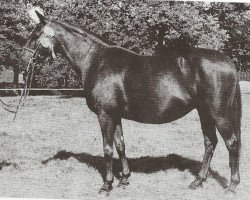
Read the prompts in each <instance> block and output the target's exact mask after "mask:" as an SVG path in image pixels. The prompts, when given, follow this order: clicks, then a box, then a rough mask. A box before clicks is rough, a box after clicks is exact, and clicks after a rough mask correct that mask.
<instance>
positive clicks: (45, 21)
mask: <svg viewBox="0 0 250 200" xmlns="http://www.w3.org/2000/svg"><path fill="white" fill-rule="evenodd" d="M35 12H36V15H37V17H38V18H39V20H40V22H41V23H42V24H44V25H45V24H47V19H46V18H45V17H44V16H43V15H42V14H41V13H39V12H38V11H37V10H35Z"/></svg>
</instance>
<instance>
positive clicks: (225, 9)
mask: <svg viewBox="0 0 250 200" xmlns="http://www.w3.org/2000/svg"><path fill="white" fill-rule="evenodd" d="M27 2H29V3H31V4H32V5H34V6H40V7H41V8H42V9H44V12H45V14H46V17H48V18H50V19H55V20H61V21H68V22H70V23H73V24H76V25H79V26H82V27H84V28H86V29H89V30H91V31H93V32H94V33H96V34H99V35H100V36H102V37H103V38H104V39H106V40H108V41H112V42H113V43H115V44H117V45H119V46H123V47H125V48H129V49H130V50H133V51H135V52H137V53H140V54H144V55H151V54H155V53H161V52H162V49H163V50H164V45H165V46H180V45H182V46H185V45H192V46H197V47H204V48H210V49H218V50H220V51H223V52H225V53H227V54H228V55H230V56H231V57H232V58H233V59H234V60H235V61H236V62H237V64H238V66H239V67H240V68H241V69H242V70H245V69H244V68H243V67H244V66H245V64H244V59H242V58H247V57H246V56H249V54H250V53H249V46H247V44H249V36H248V34H249V21H250V6H249V4H233V3H204V2H175V1H147V0H128V1H127V0H126V1H125V0H119V1H112V0H84V1H83V0H56V1H55V0H39V1H38V0H30V1H23V0H8V1H5V2H3V3H2V7H1V8H0V11H1V13H2V15H3V16H2V17H1V19H2V20H1V22H0V27H1V31H0V40H1V46H0V48H1V51H0V66H5V67H7V68H9V67H12V68H16V67H18V52H19V48H20V47H21V45H23V44H24V43H25V38H26V37H27V36H28V34H29V33H30V31H31V30H32V28H33V27H34V24H32V22H31V20H30V19H29V18H28V15H27V12H26V4H25V3H27ZM247 23H248V24H247ZM43 65H44V68H43V69H39V67H37V69H38V70H37V72H36V74H37V76H36V85H37V86H39V87H48V86H53V87H54V86H59V85H60V84H59V82H60V81H59V80H60V79H63V78H64V79H67V77H66V76H68V75H66V74H67V73H66V72H68V71H70V74H69V77H68V78H69V80H70V81H73V82H74V83H76V82H77V81H74V80H76V79H75V77H77V75H76V74H75V73H71V70H69V69H70V67H69V66H68V64H67V63H65V62H63V64H62V63H60V60H58V61H55V62H54V63H53V64H52V65H51V66H50V65H49V64H48V63H47V62H46V63H44V62H43ZM52 68H53V69H52ZM0 69H1V67H0ZM49 69H50V70H49ZM78 82H79V81H78ZM73 85H74V84H73Z"/></svg>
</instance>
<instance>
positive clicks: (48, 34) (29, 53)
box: [20, 11, 55, 70]
mask: <svg viewBox="0 0 250 200" xmlns="http://www.w3.org/2000/svg"><path fill="white" fill-rule="evenodd" d="M35 12H36V15H37V17H38V18H39V23H38V24H37V25H36V27H35V29H34V30H33V32H32V33H31V35H30V36H29V37H28V40H27V43H26V44H25V45H24V47H23V49H22V52H21V53H20V59H21V61H22V66H21V69H22V70H25V68H26V67H27V65H28V63H29V61H30V59H32V58H33V57H35V55H36V54H37V53H39V52H40V51H41V49H47V50H48V51H49V52H50V55H51V56H52V57H53V58H54V57H55V53H54V46H55V39H54V37H55V29H54V27H53V23H52V22H51V21H50V20H48V19H46V18H45V17H44V16H43V15H42V14H40V13H39V12H38V11H35Z"/></svg>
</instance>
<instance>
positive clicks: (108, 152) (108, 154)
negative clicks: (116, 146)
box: [103, 146, 113, 157]
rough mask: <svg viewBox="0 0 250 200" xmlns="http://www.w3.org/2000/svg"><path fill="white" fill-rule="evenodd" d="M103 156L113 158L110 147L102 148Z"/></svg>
mask: <svg viewBox="0 0 250 200" xmlns="http://www.w3.org/2000/svg"><path fill="white" fill-rule="evenodd" d="M103 151H104V156H105V157H112V156H113V148H112V147H111V146H105V147H104V148H103Z"/></svg>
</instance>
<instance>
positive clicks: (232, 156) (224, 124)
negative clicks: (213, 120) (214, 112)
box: [217, 117, 241, 192]
mask: <svg viewBox="0 0 250 200" xmlns="http://www.w3.org/2000/svg"><path fill="white" fill-rule="evenodd" d="M217 128H218V130H219V132H220V134H221V136H222V138H223V139H224V141H225V144H226V147H227V149H228V151H229V165H230V168H231V182H230V185H229V187H228V189H227V191H231V192H235V188H236V186H237V185H238V184H239V183H240V174H239V158H240V147H241V140H240V128H239V129H238V131H237V130H236V129H234V128H233V126H232V122H231V121H230V119H229V117H221V118H219V119H218V120H217Z"/></svg>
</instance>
